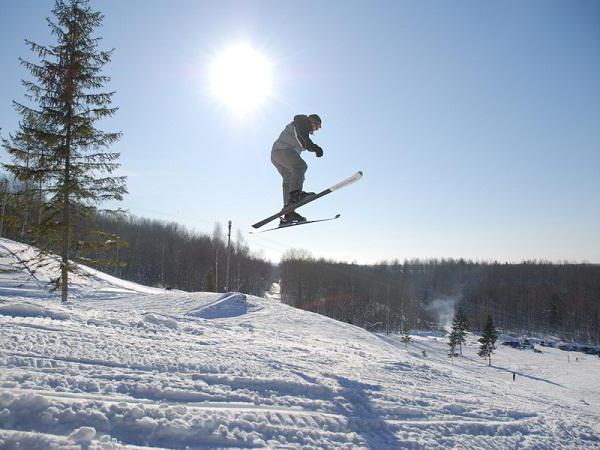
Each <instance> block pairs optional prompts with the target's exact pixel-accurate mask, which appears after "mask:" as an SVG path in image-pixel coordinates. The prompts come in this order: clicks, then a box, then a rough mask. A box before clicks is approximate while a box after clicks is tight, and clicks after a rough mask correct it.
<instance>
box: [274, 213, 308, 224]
mask: <svg viewBox="0 0 600 450" xmlns="http://www.w3.org/2000/svg"><path fill="white" fill-rule="evenodd" d="M298 222H306V217H304V216H301V215H300V214H298V213H297V212H296V211H292V212H291V213H287V214H286V215H285V216H283V217H280V218H279V226H280V227H284V226H286V225H291V224H293V223H298Z"/></svg>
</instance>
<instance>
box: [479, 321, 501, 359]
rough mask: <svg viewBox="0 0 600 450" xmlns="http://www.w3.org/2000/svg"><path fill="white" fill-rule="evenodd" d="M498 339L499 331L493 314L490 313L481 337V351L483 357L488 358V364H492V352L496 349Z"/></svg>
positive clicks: (480, 354)
mask: <svg viewBox="0 0 600 450" xmlns="http://www.w3.org/2000/svg"><path fill="white" fill-rule="evenodd" d="M497 340H498V332H497V331H496V327H495V326H494V321H493V320H492V316H491V315H488V318H487V322H486V324H485V328H484V329H483V336H481V338H479V342H480V343H481V346H480V347H479V353H477V354H478V355H479V356H481V357H482V358H488V365H490V366H491V365H492V353H494V350H496V341H497Z"/></svg>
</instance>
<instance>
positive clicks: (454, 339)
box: [448, 329, 458, 358]
mask: <svg viewBox="0 0 600 450" xmlns="http://www.w3.org/2000/svg"><path fill="white" fill-rule="evenodd" d="M448 346H449V347H450V349H449V350H448V356H449V357H450V358H454V357H455V356H458V353H456V347H458V335H457V334H456V332H455V331H454V329H453V330H452V331H450V334H449V335H448Z"/></svg>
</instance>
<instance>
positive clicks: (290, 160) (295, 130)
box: [271, 114, 323, 225]
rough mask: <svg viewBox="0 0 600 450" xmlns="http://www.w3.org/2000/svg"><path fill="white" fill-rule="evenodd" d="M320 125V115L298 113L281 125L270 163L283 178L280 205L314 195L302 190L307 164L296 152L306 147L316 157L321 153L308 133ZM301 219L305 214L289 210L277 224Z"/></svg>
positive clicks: (321, 150)
mask: <svg viewBox="0 0 600 450" xmlns="http://www.w3.org/2000/svg"><path fill="white" fill-rule="evenodd" d="M320 128H321V118H320V117H319V116H318V115H317V114H311V115H309V116H305V115H303V114H299V115H297V116H295V117H294V121H293V122H291V123H289V124H288V125H287V126H286V127H285V128H284V130H283V131H282V132H281V135H280V136H279V138H277V140H276V141H275V142H274V143H273V148H272V150H271V162H272V163H273V165H274V166H275V168H276V169H277V171H278V172H279V173H280V175H281V176H282V177H283V205H284V207H286V206H290V205H293V204H294V203H297V202H299V201H300V200H302V199H304V198H306V197H308V196H311V195H315V193H314V192H304V191H303V190H302V187H303V184H304V173H305V172H306V169H307V168H308V166H307V165H306V163H305V162H304V160H303V159H302V158H301V157H300V153H302V152H303V151H304V150H308V151H309V152H314V153H315V154H316V155H317V157H318V158H320V157H321V156H323V149H322V148H321V147H319V146H318V145H317V144H315V143H314V142H313V141H311V139H310V136H309V135H311V134H313V133H314V132H315V131H317V130H319V129H320ZM304 221H306V217H303V216H301V215H300V214H298V213H297V212H296V211H292V212H290V213H287V214H285V215H284V216H283V217H282V218H281V219H280V225H286V224H289V223H293V222H304Z"/></svg>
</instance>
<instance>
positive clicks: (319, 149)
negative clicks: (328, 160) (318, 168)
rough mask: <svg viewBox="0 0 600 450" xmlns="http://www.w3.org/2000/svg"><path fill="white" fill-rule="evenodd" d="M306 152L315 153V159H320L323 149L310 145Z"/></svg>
mask: <svg viewBox="0 0 600 450" xmlns="http://www.w3.org/2000/svg"><path fill="white" fill-rule="evenodd" d="M308 151H309V152H314V153H316V154H317V158H320V157H321V156H323V149H322V148H321V147H319V146H318V145H317V144H313V145H311V146H310V148H309V149H308Z"/></svg>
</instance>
